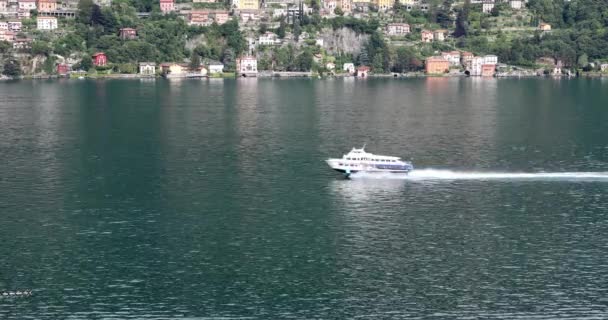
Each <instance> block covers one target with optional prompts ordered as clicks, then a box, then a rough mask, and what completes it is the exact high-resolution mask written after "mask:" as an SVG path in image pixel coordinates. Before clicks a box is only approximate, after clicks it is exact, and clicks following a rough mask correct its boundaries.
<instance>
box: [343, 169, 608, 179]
mask: <svg viewBox="0 0 608 320" xmlns="http://www.w3.org/2000/svg"><path fill="white" fill-rule="evenodd" d="M351 178H354V179H358V178H363V179H402V180H421V181H424V180H577V181H578V180H583V181H606V182H608V172H537V173H532V172H483V171H452V170H440V169H415V170H413V171H411V172H410V173H409V174H407V175H406V174H391V173H361V172H360V173H355V174H352V175H351Z"/></svg>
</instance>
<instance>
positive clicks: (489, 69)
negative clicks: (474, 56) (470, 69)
mask: <svg viewBox="0 0 608 320" xmlns="http://www.w3.org/2000/svg"><path fill="white" fill-rule="evenodd" d="M495 73H496V65H495V64H482V65H481V76H482V77H493V76H494V74H495Z"/></svg>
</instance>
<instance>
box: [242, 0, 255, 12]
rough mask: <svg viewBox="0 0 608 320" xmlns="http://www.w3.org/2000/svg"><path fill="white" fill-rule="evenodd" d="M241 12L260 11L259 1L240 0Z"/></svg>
mask: <svg viewBox="0 0 608 320" xmlns="http://www.w3.org/2000/svg"><path fill="white" fill-rule="evenodd" d="M238 9H239V10H258V9H260V2H259V0H240V1H239V6H238Z"/></svg>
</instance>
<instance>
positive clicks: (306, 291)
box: [0, 78, 608, 319]
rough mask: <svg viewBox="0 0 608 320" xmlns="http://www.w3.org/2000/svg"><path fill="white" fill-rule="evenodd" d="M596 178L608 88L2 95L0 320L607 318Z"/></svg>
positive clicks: (70, 84)
mask: <svg viewBox="0 0 608 320" xmlns="http://www.w3.org/2000/svg"><path fill="white" fill-rule="evenodd" d="M363 143H367V149H368V151H371V152H376V153H380V154H389V155H399V156H403V157H405V158H407V159H412V161H413V162H414V164H415V166H416V167H417V168H419V169H422V170H420V171H418V172H419V173H418V175H417V176H413V177H410V178H408V179H397V178H388V177H384V178H382V179H371V178H362V179H354V180H351V181H345V180H342V179H341V178H340V177H339V175H337V174H335V173H334V172H332V171H330V170H329V168H327V167H326V165H325V163H324V162H323V160H324V159H326V158H328V157H339V156H341V155H342V154H343V153H345V152H347V151H348V150H349V149H350V148H351V147H352V146H360V145H362V144H363ZM429 168H433V170H429ZM488 172H490V173H488ZM495 172H501V173H502V174H495ZM521 172H545V174H544V175H542V174H538V175H537V174H534V175H530V176H522V175H518V174H517V173H521ZM578 172H595V173H594V174H593V175H591V176H589V175H587V176H586V175H583V174H579V173H578ZM598 172H599V173H598ZM602 172H608V81H602V80H585V79H580V80H566V81H564V80H562V81H559V80H557V81H554V80H547V79H543V80H538V79H530V80H494V79H486V80H483V81H481V80H480V79H440V78H436V79H422V80H419V79H417V80H392V79H391V80H368V81H353V80H323V81H320V80H280V81H276V80H262V79H260V80H255V79H243V80H238V81H234V80H219V81H181V82H178V81H175V82H168V81H86V80H84V81H77V80H72V81H35V82H34V81H32V82H26V81H24V82H7V83H2V84H0V291H3V290H20V289H31V290H33V292H34V294H33V296H32V297H29V298H3V297H0V318H1V319H127V318H133V319H142V318H150V319H183V318H188V319H214V318H222V319H228V318H252V319H313V318H314V319H353V318H364V319H400V318H402V319H415V318H425V319H456V318H461V319H514V318H517V319H531V318H535V319H555V318H578V319H587V318H588V319H601V318H606V317H608V192H607V190H608V173H602ZM547 173H548V174H547ZM564 173H565V174H564Z"/></svg>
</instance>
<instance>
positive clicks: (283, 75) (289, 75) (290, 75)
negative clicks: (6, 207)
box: [0, 71, 608, 81]
mask: <svg viewBox="0 0 608 320" xmlns="http://www.w3.org/2000/svg"><path fill="white" fill-rule="evenodd" d="M239 78H260V79H269V78H272V79H297V78H301V79H306V78H308V79H331V78H354V79H362V80H363V79H368V78H369V79H387V78H391V79H403V78H408V79H409V78H480V79H492V78H500V79H505V78H548V79H561V78H567V79H571V78H594V79H595V78H608V73H581V74H578V75H571V76H569V75H566V74H564V75H546V74H530V73H526V74H496V75H494V76H492V77H483V76H468V75H466V74H463V73H452V74H425V73H421V72H410V73H379V74H369V75H368V76H367V77H365V78H359V77H357V76H355V75H352V74H343V73H339V74H331V75H319V74H317V73H312V72H274V71H273V72H272V73H270V72H263V73H259V74H258V75H257V76H254V77H237V76H236V75H235V74H234V73H229V74H227V75H217V76H202V77H196V78H193V77H163V76H161V75H141V74H104V75H87V74H83V75H78V74H71V75H67V76H60V75H44V76H41V75H36V76H20V77H18V78H12V77H6V76H2V77H1V78H0V81H11V80H51V79H81V80H82V79H99V80H102V79H142V80H143V79H154V80H155V79H168V80H175V79H199V80H200V79H239Z"/></svg>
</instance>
